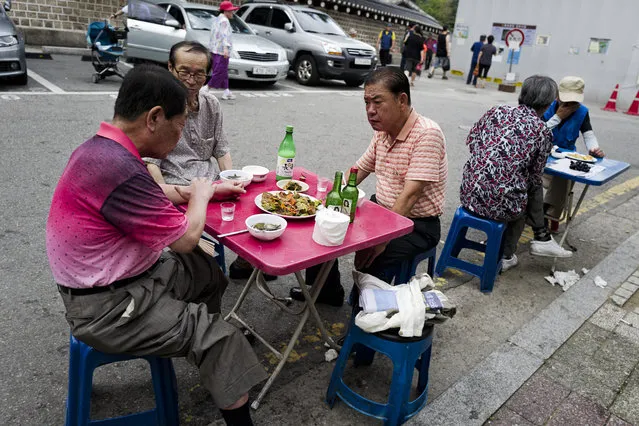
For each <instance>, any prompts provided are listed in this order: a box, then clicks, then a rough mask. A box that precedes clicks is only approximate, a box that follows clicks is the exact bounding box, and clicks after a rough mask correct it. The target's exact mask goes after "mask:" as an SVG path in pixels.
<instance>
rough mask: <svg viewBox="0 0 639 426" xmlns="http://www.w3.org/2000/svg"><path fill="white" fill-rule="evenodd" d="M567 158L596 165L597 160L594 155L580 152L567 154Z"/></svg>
mask: <svg viewBox="0 0 639 426" xmlns="http://www.w3.org/2000/svg"><path fill="white" fill-rule="evenodd" d="M566 158H570V159H571V160H579V161H584V162H586V163H596V162H597V159H596V158H595V157H593V156H592V155H586V154H580V153H578V152H567V153H566Z"/></svg>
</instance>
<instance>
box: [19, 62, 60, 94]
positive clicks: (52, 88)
mask: <svg viewBox="0 0 639 426" xmlns="http://www.w3.org/2000/svg"><path fill="white" fill-rule="evenodd" d="M27 74H28V75H29V77H31V78H32V79H34V80H35V81H37V82H38V83H40V84H41V85H43V86H44V87H46V88H47V89H49V90H50V91H51V92H53V93H58V94H62V93H65V91H64V90H62V89H61V88H60V87H58V86H56V85H55V84H53V83H51V82H50V81H49V80H47V79H46V78H44V77H42V76H41V75H40V74H38V73H36V72H35V71H33V70H30V69H29V68H27Z"/></svg>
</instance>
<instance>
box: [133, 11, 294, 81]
mask: <svg viewBox="0 0 639 426" xmlns="http://www.w3.org/2000/svg"><path fill="white" fill-rule="evenodd" d="M136 6H137V7H136ZM218 14H219V10H218V9H217V8H216V7H213V6H207V5H203V4H196V3H188V2H184V1H180V0H172V1H166V0H159V1H152V2H142V1H130V2H129V13H128V17H127V28H128V31H129V32H128V36H127V57H128V58H133V59H142V60H148V61H155V62H162V63H166V62H168V60H169V50H170V49H171V46H173V45H174V44H175V43H177V42H180V41H182V40H194V41H199V42H200V43H202V44H203V45H205V46H208V44H209V38H210V34H211V26H212V22H213V20H214V19H215V18H216V17H217V15H218ZM231 27H232V30H233V33H232V34H231V41H232V43H233V49H232V50H231V57H230V60H229V78H230V79H235V80H253V81H260V82H264V83H267V84H272V83H275V82H277V81H278V80H281V79H283V78H286V75H287V73H288V70H289V64H288V61H287V58H286V51H285V50H284V49H283V48H282V47H281V46H278V45H277V44H275V43H273V42H271V41H269V40H267V39H265V38H262V37H259V36H257V35H256V34H255V33H254V32H253V30H252V29H251V28H250V27H249V26H248V25H246V23H245V22H244V21H243V20H242V19H241V18H240V17H238V16H235V17H234V18H233V19H231Z"/></svg>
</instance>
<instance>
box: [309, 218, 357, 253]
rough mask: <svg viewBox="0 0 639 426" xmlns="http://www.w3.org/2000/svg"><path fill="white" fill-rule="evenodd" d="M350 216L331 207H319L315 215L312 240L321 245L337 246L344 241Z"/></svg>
mask: <svg viewBox="0 0 639 426" xmlns="http://www.w3.org/2000/svg"><path fill="white" fill-rule="evenodd" d="M349 222H350V217H349V216H347V215H345V214H344V213H340V212H336V211H334V210H331V209H321V210H318V211H317V214H316V215H315V228H313V241H315V242H316V243H317V244H320V245H323V246H338V245H340V244H342V243H343V242H344V238H345V237H346V231H348V223H349Z"/></svg>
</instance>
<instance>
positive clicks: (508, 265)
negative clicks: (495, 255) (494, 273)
mask: <svg viewBox="0 0 639 426" xmlns="http://www.w3.org/2000/svg"><path fill="white" fill-rule="evenodd" d="M517 265H519V260H517V255H516V254H513V256H512V257H511V258H510V259H506V258H505V257H502V258H501V272H506V271H507V270H509V269H512V268H514V267H515V266H517Z"/></svg>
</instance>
